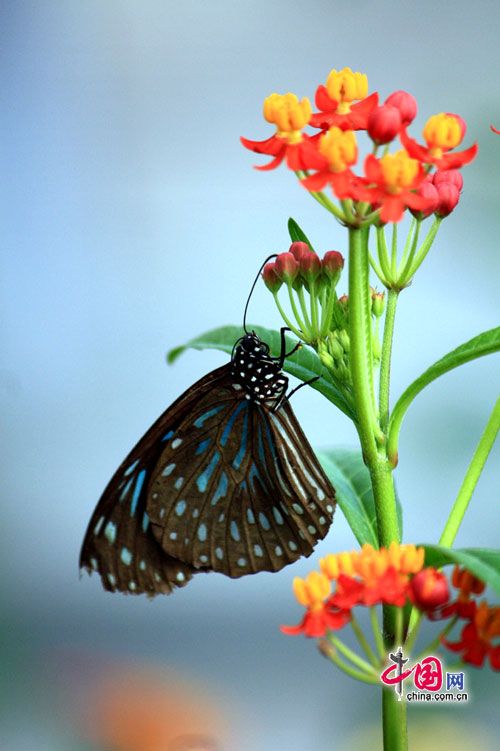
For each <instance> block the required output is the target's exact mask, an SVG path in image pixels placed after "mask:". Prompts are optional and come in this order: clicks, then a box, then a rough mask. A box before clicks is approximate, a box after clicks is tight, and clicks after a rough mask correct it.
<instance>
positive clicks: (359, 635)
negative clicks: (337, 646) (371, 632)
mask: <svg viewBox="0 0 500 751" xmlns="http://www.w3.org/2000/svg"><path fill="white" fill-rule="evenodd" d="M351 626H352V630H353V631H354V634H355V636H356V639H357V640H358V642H359V645H360V647H361V648H362V649H363V651H364V653H365V655H366V656H367V657H368V659H369V660H370V662H371V664H372V665H373V667H374V668H375V669H377V670H378V668H379V667H380V662H379V660H378V659H377V655H376V654H375V653H374V651H373V649H372V648H371V647H370V645H369V643H368V640H367V638H366V636H365V635H364V633H363V631H362V629H361V626H360V625H359V623H358V621H357V620H356V618H355V617H354V614H353V613H352V612H351Z"/></svg>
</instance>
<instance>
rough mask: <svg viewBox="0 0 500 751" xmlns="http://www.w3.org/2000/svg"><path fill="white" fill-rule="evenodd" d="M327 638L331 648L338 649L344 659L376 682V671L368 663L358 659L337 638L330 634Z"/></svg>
mask: <svg viewBox="0 0 500 751" xmlns="http://www.w3.org/2000/svg"><path fill="white" fill-rule="evenodd" d="M327 638H328V641H329V642H330V643H331V644H333V646H334V647H335V648H336V649H338V651H339V652H340V653H341V654H343V655H344V657H347V659H348V660H350V662H352V663H353V665H356V666H357V667H358V668H360V669H361V670H363V671H364V673H365V674H368V675H370V676H372V677H374V678H376V679H377V680H378V677H379V675H378V671H377V670H375V669H374V668H373V666H372V665H370V663H369V662H366V660H363V658H362V657H360V656H359V655H358V654H356V652H354V651H353V650H352V649H350V648H349V647H348V646H347V644H344V642H343V641H341V640H340V639H339V638H338V636H335V635H334V634H332V633H331V632H330V633H329V634H328V637H327Z"/></svg>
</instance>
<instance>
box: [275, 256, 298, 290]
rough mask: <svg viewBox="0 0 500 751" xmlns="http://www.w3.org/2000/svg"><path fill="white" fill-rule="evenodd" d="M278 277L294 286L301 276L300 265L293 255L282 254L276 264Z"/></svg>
mask: <svg viewBox="0 0 500 751" xmlns="http://www.w3.org/2000/svg"><path fill="white" fill-rule="evenodd" d="M274 270H275V272H276V276H277V277H278V279H280V280H281V281H282V282H285V283H286V284H292V282H294V281H295V279H296V277H297V275H298V274H299V264H298V263H297V260H296V258H295V256H294V255H293V254H292V253H280V254H279V255H278V257H277V258H276V261H275V262H274Z"/></svg>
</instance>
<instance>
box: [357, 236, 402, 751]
mask: <svg viewBox="0 0 500 751" xmlns="http://www.w3.org/2000/svg"><path fill="white" fill-rule="evenodd" d="M370 302H371V301H370V287H369V262H368V232H367V231H366V230H365V231H363V230H359V229H354V228H350V229H349V337H350V343H351V346H350V353H349V357H350V366H351V380H352V390H353V396H354V402H355V404H356V414H357V417H358V422H357V428H358V433H359V438H360V442H361V448H362V451H363V458H364V461H365V464H366V465H367V467H368V470H369V472H370V478H371V483H372V489H373V497H374V501H375V511H376V515H377V530H378V541H379V544H380V545H381V546H383V547H389V545H390V544H391V542H393V541H396V542H398V541H399V525H398V517H397V510H396V494H395V490H394V481H393V477H392V469H391V466H390V464H389V462H388V460H387V456H386V453H385V449H384V450H383V451H382V449H381V450H380V453H379V449H378V447H377V440H376V436H377V434H378V433H380V432H381V431H380V426H379V424H378V421H377V419H376V415H375V407H374V392H373V360H372V351H371V315H370ZM395 611H396V608H394V607H393V606H390V605H386V606H384V608H383V613H384V623H383V633H384V643H385V650H386V651H388V650H389V649H390V648H392V647H393V646H394V636H395V634H396V612H395ZM382 694H383V698H382V711H383V727H384V749H385V751H405V750H406V749H407V733H406V706H405V703H404V702H398V701H397V697H396V693H395V692H394V691H393V690H391V689H389V690H387V689H383V692H382Z"/></svg>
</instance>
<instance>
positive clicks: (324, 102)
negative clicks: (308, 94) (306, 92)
mask: <svg viewBox="0 0 500 751" xmlns="http://www.w3.org/2000/svg"><path fill="white" fill-rule="evenodd" d="M314 103H315V105H316V107H317V108H318V109H319V110H321V111H322V112H336V111H337V107H338V106H339V105H338V102H337V101H335V99H332V98H331V96H330V95H329V93H328V91H327V90H326V86H323V85H321V86H318V88H317V89H316V94H315V97H314Z"/></svg>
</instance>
